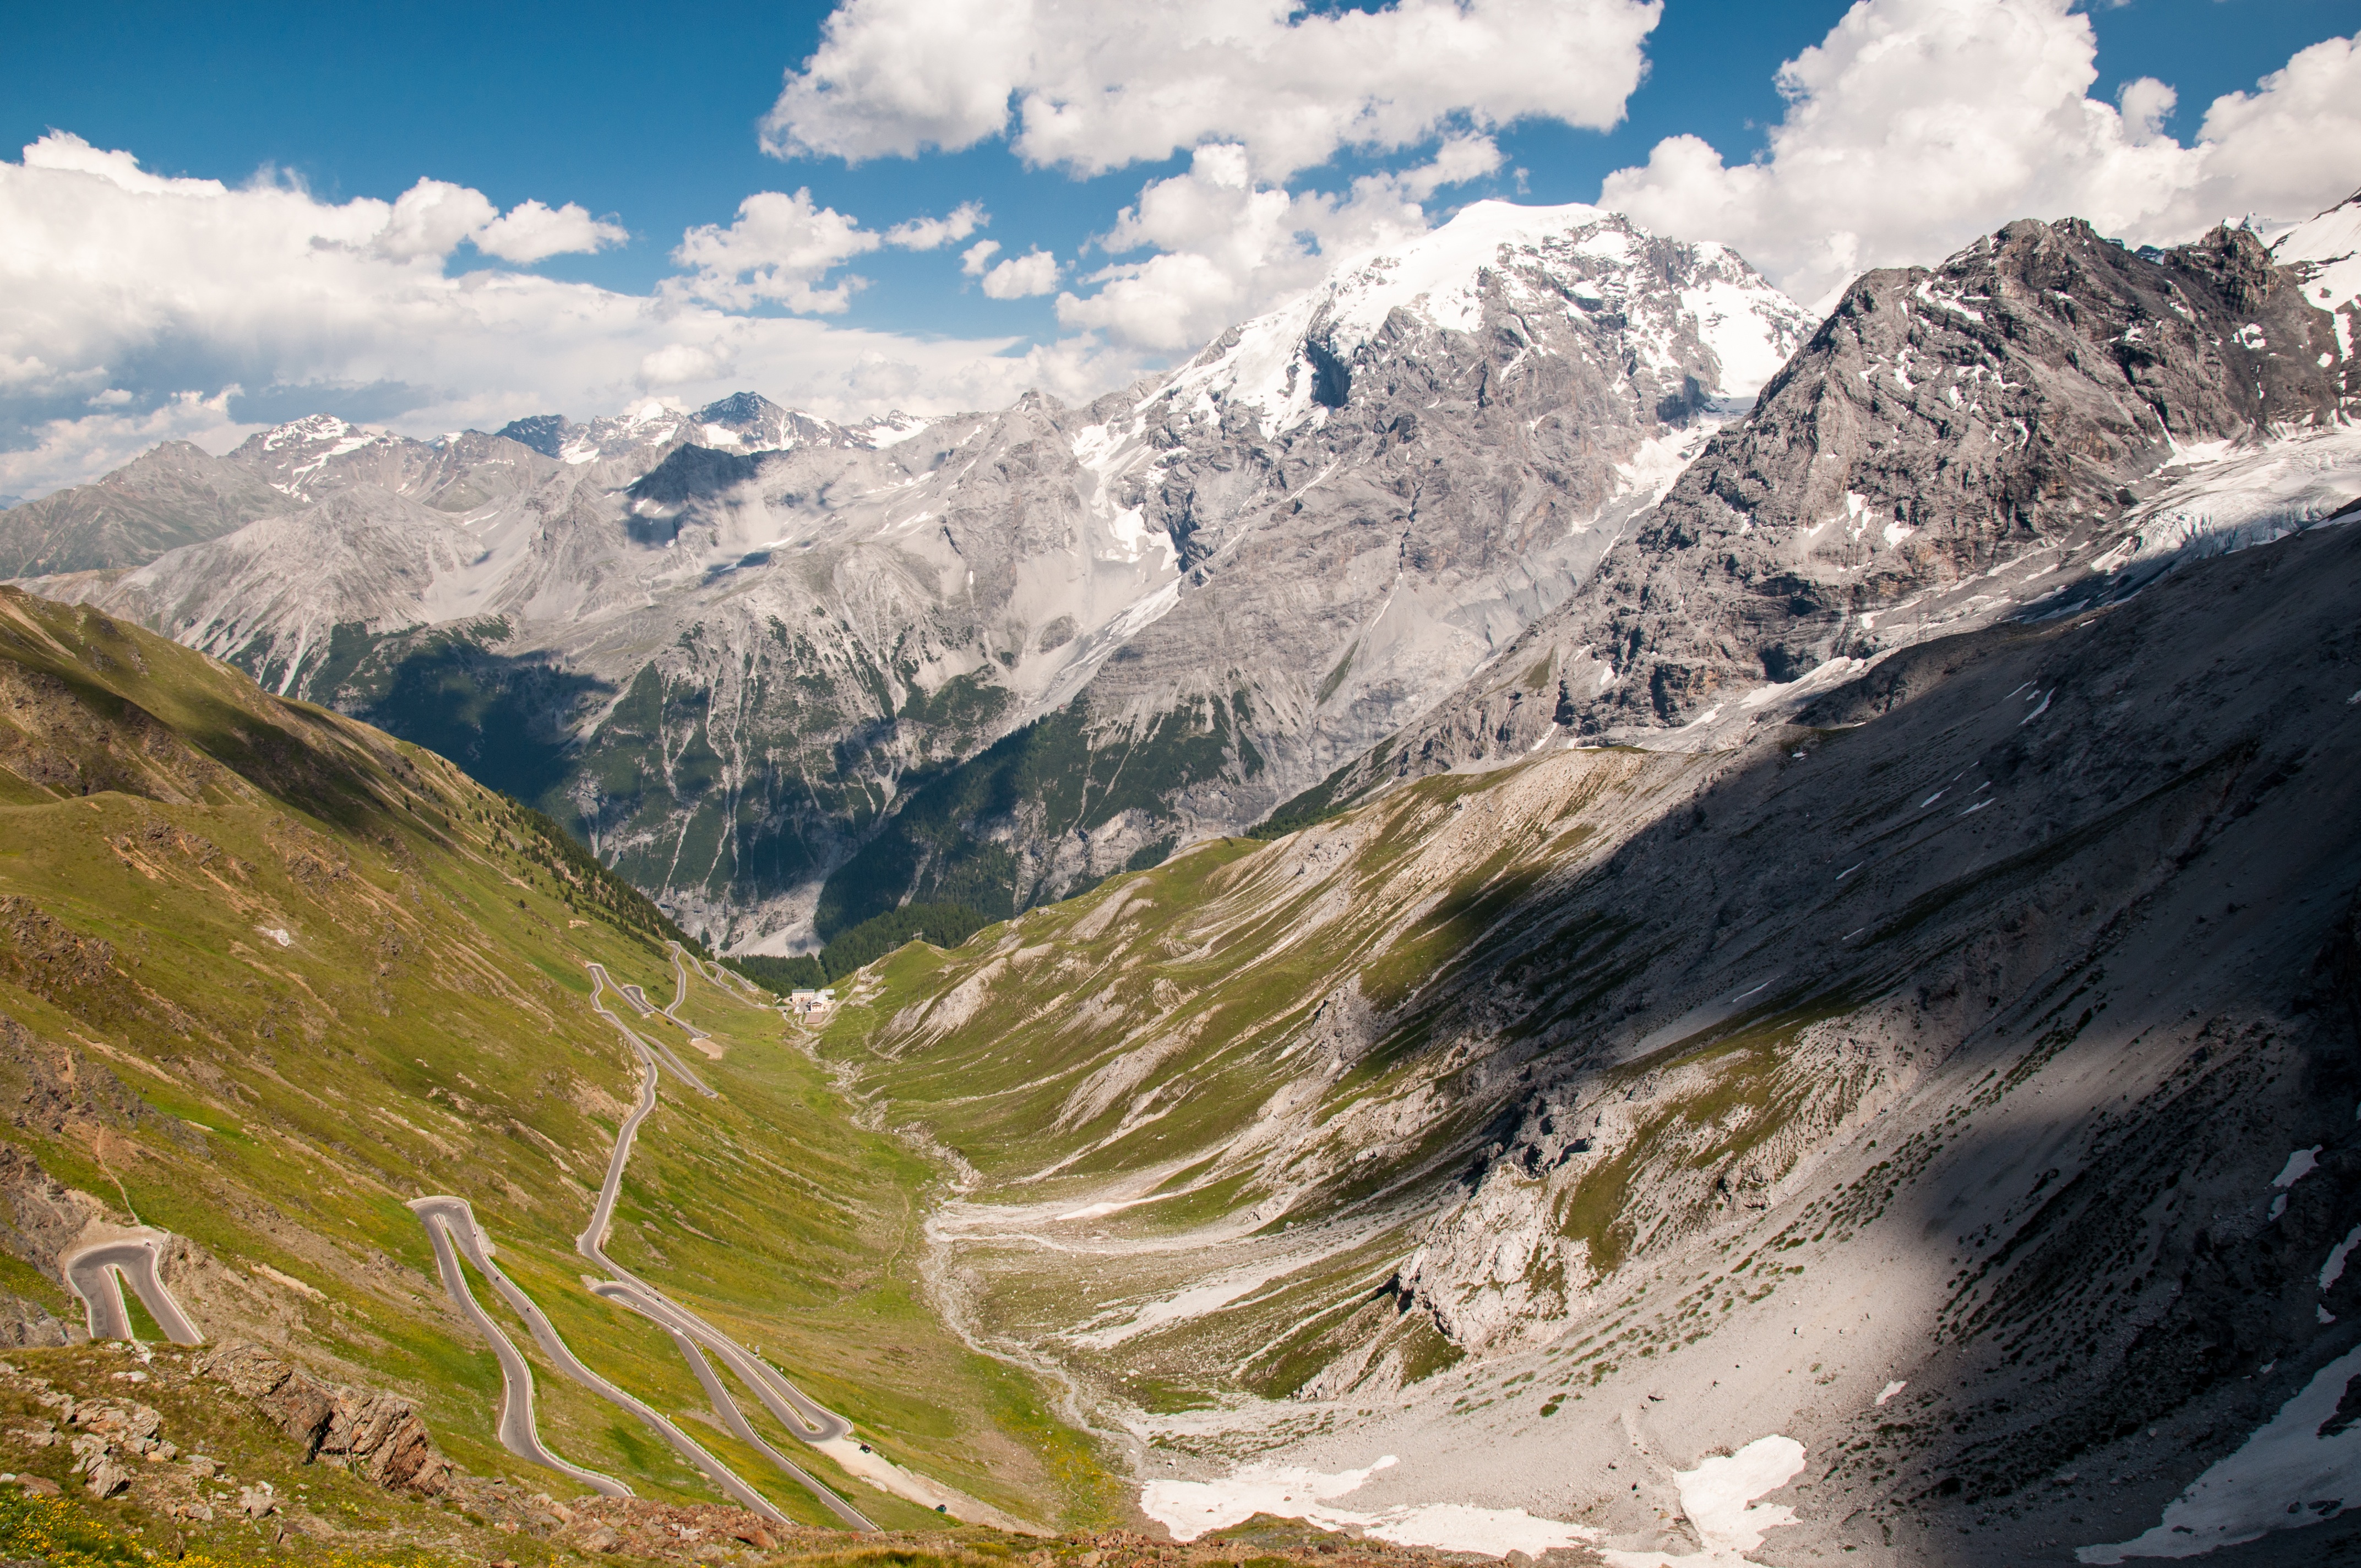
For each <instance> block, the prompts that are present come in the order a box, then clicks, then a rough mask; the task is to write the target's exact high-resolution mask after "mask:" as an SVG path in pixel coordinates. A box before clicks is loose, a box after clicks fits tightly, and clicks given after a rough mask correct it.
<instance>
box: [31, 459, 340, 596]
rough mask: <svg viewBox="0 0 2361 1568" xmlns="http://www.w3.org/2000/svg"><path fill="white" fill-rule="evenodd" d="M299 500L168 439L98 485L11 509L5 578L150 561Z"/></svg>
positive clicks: (229, 464) (224, 461)
mask: <svg viewBox="0 0 2361 1568" xmlns="http://www.w3.org/2000/svg"><path fill="white" fill-rule="evenodd" d="M294 505H295V502H294V501H293V500H292V499H291V498H289V497H288V496H286V495H285V494H283V493H281V492H280V491H278V490H274V489H272V488H270V486H269V482H268V481H266V480H264V479H263V478H261V477H259V476H258V475H256V474H254V473H252V472H250V471H249V470H248V469H247V468H246V467H245V466H244V465H242V464H239V463H236V462H234V461H232V460H231V459H228V458H225V457H215V456H214V455H211V454H210V453H207V452H205V451H203V450H202V449H200V448H198V447H196V446H193V445H191V444H189V443H188V442H185V441H168V442H166V443H164V444H162V445H161V446H159V447H156V448H155V449H154V450H152V451H150V452H148V453H145V454H143V455H140V456H138V457H136V458H134V459H132V460H131V461H130V462H129V463H126V464H125V465H124V466H122V467H120V468H118V469H116V470H115V472H114V473H112V474H109V475H107V476H106V477H104V478H103V479H101V480H99V481H97V482H96V483H95V484H89V485H77V486H75V487H74V488H71V489H67V490H60V491H59V492H58V493H57V494H55V495H50V496H44V497H42V498H41V499H39V500H37V501H25V502H22V503H20V504H18V505H16V506H14V507H11V508H9V509H8V518H7V523H6V526H5V528H0V576H6V577H31V576H52V575H55V574H59V573H65V572H97V571H105V570H108V569H110V568H114V569H120V568H123V567H127V566H144V565H147V564H148V562H150V561H152V560H154V559H155V558H156V557H157V556H159V555H161V554H164V553H165V552H166V551H168V550H174V549H178V548H179V547H180V546H181V545H184V544H193V543H201V542H202V541H204V540H207V539H214V538H217V537H219V536H220V535H222V534H225V533H227V532H231V531H232V530H234V529H237V528H241V527H243V526H245V525H246V524H247V523H248V522H251V521H254V520H255V519H256V518H258V517H266V516H269V514H271V513H273V512H277V511H283V510H290V509H291V508H292V507H293V506H294Z"/></svg>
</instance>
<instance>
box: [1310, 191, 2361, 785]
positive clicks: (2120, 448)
mask: <svg viewBox="0 0 2361 1568" xmlns="http://www.w3.org/2000/svg"><path fill="white" fill-rule="evenodd" d="M2306 276H2307V273H2306V270H2305V269H2302V268H2301V267H2291V266H2278V265H2275V264H2274V263H2273V261H2272V259H2271V258H2270V256H2269V254H2268V253H2267V252H2266V251H2265V250H2264V248H2263V247H2262V246H2261V245H2260V243H2259V242H2258V241H2257V239H2256V238H2255V237H2254V236H2253V235H2251V234H2249V233H2247V232H2246V231H2244V230H2232V229H2222V230H2217V231H2215V233H2213V235H2211V236H2207V237H2206V238H2204V239H2202V240H2201V241H2199V242H2197V243H2195V244H2192V245H2189V246H2184V247H2180V248H2179V249H2177V250H2172V251H2167V252H2153V253H2144V254H2136V253H2134V252H2132V251H2129V250H2126V249H2125V248H2124V247H2122V246H2120V245H2118V244H2115V243H2114V242H2111V241H2108V240H2106V239H2103V238H2102V237H2101V236H2098V235H2097V234H2096V233H2094V232H2093V231H2092V229H2091V227H2090V226H2089V225H2087V224H2083V223H2081V222H2079V221H2069V222H2063V223H2059V224H2055V225H2044V224H2037V223H2031V222H2023V223H2016V224H2012V225H2008V226H2007V227H2006V228H2004V229H2002V230H2001V231H1999V232H1998V233H1997V234H1994V235H1992V236H1987V237H1985V238H1984V239H1982V240H1979V241H1978V242H1977V243H1976V244H1975V245H1974V246H1971V247H1969V248H1968V249H1967V250H1965V251H1962V252H1961V253H1960V255H1958V256H1956V257H1954V258H1951V259H1950V260H1949V261H1948V262H1946V263H1944V264H1943V265H1942V266H1941V267H1939V268H1936V269H1890V270H1883V271H1877V272H1872V273H1869V274H1867V275H1865V276H1864V277H1862V278H1861V279H1860V280H1858V281H1857V282H1855V283H1854V284H1853V286H1852V287H1851V288H1850V289H1849V290H1848V291H1846V293H1845V296H1844V298H1843V301H1842V302H1841V303H1839V306H1838V307H1837V309H1836V312H1835V313H1833V314H1832V315H1831V316H1830V317H1829V319H1828V322H1827V323H1825V324H1823V325H1822V327H1821V328H1820V330H1819V331H1818V333H1817V334H1815V335H1814V336H1813V338H1812V340H1811V342H1810V343H1809V344H1808V345H1806V347H1805V349H1804V350H1803V351H1802V352H1801V353H1800V354H1798V355H1797V356H1796V357H1795V361H1794V362H1793V363H1792V364H1790V365H1789V366H1788V367H1786V369H1785V370H1784V371H1783V372H1782V373H1781V375H1780V376H1779V377H1778V378H1776V379H1775V380H1774V381H1773V383H1772V384H1771V385H1770V386H1769V387H1767V388H1766V389H1764V392H1763V398H1762V400H1761V402H1760V404H1759V405H1758V406H1757V407H1756V409H1755V410H1754V411H1753V412H1752V414H1751V415H1750V416H1749V417H1748V418H1747V419H1746V420H1745V422H1743V423H1742V424H1740V425H1738V426H1736V427H1734V428H1732V429H1730V430H1728V431H1725V432H1723V433H1720V434H1719V435H1718V436H1716V437H1715V438H1714V439H1713V440H1712V441H1711V442H1709V443H1708V444H1707V446H1706V448H1705V450H1704V452H1703V453H1702V454H1701V455H1700V456H1699V457H1698V459H1697V463H1696V464H1695V465H1694V466H1692V467H1691V468H1690V469H1689V470H1688V471H1687V472H1686V473H1685V474H1684V475H1682V477H1680V479H1679V481H1678V482H1677V483H1676V484H1675V485H1674V486H1673V487H1672V488H1671V490H1670V491H1669V493H1668V494H1667V495H1666V496H1665V498H1664V501H1663V504H1662V505H1660V506H1659V507H1658V508H1657V509H1656V510H1654V511H1653V513H1651V514H1650V515H1649V516H1648V517H1647V518H1645V519H1643V520H1642V521H1641V522H1640V523H1639V524H1638V525H1637V526H1636V527H1635V529H1634V531H1633V532H1631V535H1630V537H1629V538H1627V539H1626V540H1624V541H1623V542H1621V543H1619V544H1618V546H1617V547H1616V548H1615V550H1613V551H1612V552H1611V553H1609V555H1608V556H1607V558H1606V559H1605V560H1604V561H1603V562H1602V563H1601V564H1600V566H1599V569H1598V573H1597V575H1596V576H1595V577H1594V578H1593V579H1592V580H1591V581H1589V582H1588V583H1587V584H1585V585H1584V587H1583V588H1582V590H1581V592H1580V593H1578V594H1576V595H1575V596H1573V597H1572V598H1569V599H1568V600H1567V601H1566V602H1565V604H1564V605H1562V606H1560V607H1559V608H1558V609H1555V610H1554V612H1553V613H1551V614H1549V615H1547V616H1545V617H1543V618H1541V619H1540V620H1537V621H1536V622H1535V624H1534V625H1533V627H1532V629H1531V630H1529V631H1527V632H1526V633H1525V634H1524V636H1523V637H1521V639H1519V640H1518V641H1516V642H1515V644H1514V645H1513V646H1512V647H1510V649H1509V651H1508V652H1506V653H1505V654H1504V655H1503V656H1502V657H1501V658H1500V659H1499V661H1497V662H1496V664H1495V666H1494V667H1493V668H1491V669H1489V670H1487V671H1486V672H1485V673H1484V674H1482V675H1480V676H1478V677H1477V680H1475V681H1473V682H1471V683H1470V684H1469V685H1468V686H1467V687H1466V688H1465V689H1464V690H1462V691H1461V692H1459V693H1456V694H1455V695H1454V696H1452V697H1451V698H1450V699H1448V700H1447V701H1445V702H1443V703H1440V704H1438V705H1436V707H1434V709H1433V710H1432V711H1431V712H1430V713H1428V714H1427V715H1425V716H1423V717H1422V718H1421V719H1420V720H1419V721H1418V722H1417V723H1416V724H1415V725H1412V726H1411V727H1410V728H1409V729H1407V730H1406V732H1405V733H1404V734H1403V736H1401V737H1400V739H1399V740H1397V741H1395V742H1394V743H1393V744H1392V745H1391V746H1390V747H1389V748H1388V749H1387V750H1386V751H1385V754H1384V755H1382V756H1379V757H1371V758H1365V759H1362V760H1360V761H1358V762H1356V763H1355V764H1353V765H1352V766H1351V767H1349V768H1348V769H1347V770H1346V772H1345V776H1344V777H1343V778H1341V779H1339V780H1338V781H1337V782H1336V784H1335V785H1334V788H1333V790H1332V792H1331V793H1332V795H1334V796H1335V797H1337V798H1343V797H1345V796H1348V795H1351V794H1353V793H1355V792H1356V791H1358V790H1361V789H1364V788H1366V787H1367V786H1368V785H1369V784H1373V783H1375V782H1378V781H1379V780H1382V779H1383V778H1385V777H1389V776H1407V775H1410V774H1415V773H1423V772H1428V771H1432V770H1433V769H1434V768H1437V767H1444V766H1452V765H1457V764H1461V763H1466V762H1474V761H1479V760H1483V759H1487V758H1503V757H1508V756H1513V755H1520V754H1522V752H1524V751H1527V750H1530V749H1531V748H1532V747H1533V746H1535V745H1539V744H1544V743H1547V741H1548V740H1549V739H1550V738H1551V737H1552V736H1553V735H1557V736H1565V737H1572V738H1577V739H1581V738H1600V739H1609V740H1638V741H1640V742H1642V743H1646V744H1657V743H1661V742H1662V740H1664V737H1665V733H1666V731H1668V730H1674V729H1681V728H1682V727H1686V726H1691V725H1695V724H1697V723H1699V722H1700V721H1703V722H1705V723H1706V724H1707V725H1708V727H1710V726H1711V724H1712V722H1713V721H1714V720H1715V719H1717V718H1720V719H1724V720H1727V719H1728V718H1731V717H1734V716H1735V715H1736V714H1737V712H1738V708H1739V705H1741V703H1752V704H1756V705H1758V706H1757V707H1756V711H1757V712H1759V713H1761V714H1762V715H1763V717H1765V718H1767V717H1770V716H1772V715H1773V714H1774V713H1775V712H1776V711H1777V708H1778V706H1779V705H1778V704H1777V702H1776V701H1775V696H1776V694H1775V692H1773V690H1772V688H1776V687H1780V686H1784V685H1789V684H1791V683H1799V682H1810V681H1812V680H1813V678H1814V677H1815V675H1816V674H1818V675H1820V676H1821V677H1822V678H1827V677H1829V676H1840V675H1842V674H1845V673H1847V672H1848V670H1849V669H1850V667H1851V665H1850V664H1849V663H1847V662H1848V661H1850V662H1853V663H1858V662H1859V661H1863V660H1869V659H1874V658H1877V657H1879V656H1882V655H1883V654H1884V653H1886V652H1891V651H1892V650H1893V649H1894V648H1897V647H1901V646H1905V645H1907V644H1908V643H1910V642H1912V641H1916V639H1918V638H1920V637H1923V636H1926V635H1928V634H1931V633H1932V632H1935V631H1938V630H1947V629H1956V628H1957V627H1958V626H1960V625H1962V624H1970V623H1973V622H1975V621H1977V620H1983V619H1989V618H1990V617H1991V616H1992V615H1993V614H1997V613H2003V612H2007V611H2012V610H2015V609H2020V608H2022V607H2023V606H2024V605H2026V604H2028V603H2030V602H2033V601H2035V600H2037V599H2038V598H2042V597H2043V596H2044V595H2047V594H2050V593H2052V592H2054V591H2055V590H2056V589H2057V588H2058V587H2059V586H2060V585H2062V584H2065V583H2069V582H2070V581H2073V580H2074V579H2075V578H2076V577H2077V576H2078V575H2080V574H2081V573H2084V572H2087V571H2091V570H2094V569H2095V570H2099V571H2104V570H2107V569H2108V568H2110V567H2111V566H2116V565H2122V564H2123V563H2124V562H2125V560H2126V559H2127V558H2128V557H2127V555H2125V554H2122V553H2119V552H2116V551H2115V550H2114V548H2113V547H2114V546H2116V545H2119V544H2124V543H2125V542H2126V541H2129V540H2132V539H2134V538H2135V536H2136V535H2137V533H2138V532H2139V529H2140V527H2141V525H2142V524H2143V523H2144V522H2145V521H2147V514H2146V513H2145V512H2144V510H2143V503H2144V502H2147V500H2148V499H2150V498H2153V497H2155V496H2157V495H2158V492H2159V490H2161V489H2162V488H2165V487H2166V486H2167V485H2168V483H2169V481H2171V480H2172V479H2174V478H2175V477H2179V476H2180V475H2181V474H2183V473H2185V472H2187V471H2189V469H2190V468H2191V466H2192V465H2193V464H2195V463H2196V462H2198V461H2200V460H2202V459H2207V458H2220V457H2224V456H2225V455H2231V452H2232V449H2233V448H2234V447H2235V446H2238V445H2240V444H2245V445H2246V446H2249V447H2251V446H2254V445H2256V444H2267V443H2268V442H2269V441H2271V440H2273V439H2274V438H2282V437H2289V436H2301V435H2304V434H2306V433H2315V432H2316V433H2330V434H2333V433H2334V431H2335V430H2336V429H2337V428H2338V427H2339V426H2340V424H2341V423H2342V422H2343V420H2344V419H2345V418H2347V417H2349V411H2352V410H2355V409H2356V408H2361V361H2356V360H2355V359H2354V358H2353V357H2352V355H2351V352H2350V348H2349V339H2350V312H2349V309H2348V310H2347V317H2346V323H2345V325H2344V326H2342V327H2340V325H2339V322H2338V318H2337V316H2336V315H2335V314H2334V313H2333V312H2332V311H2331V310H2329V309H2323V308H2322V302H2317V301H2313V300H2311V299H2308V298H2307V297H2306V296H2305V293H2304V291H2303V288H2302V282H2303V280H2304V278H2305V277H2306ZM2134 548H2135V551H2136V547H2134ZM1809 689H1810V687H1809V686H1808V685H1801V686H1798V693H1799V695H1800V694H1802V693H1804V692H1807V691H1808V690H1809ZM1766 698H1769V699H1773V700H1770V701H1767V702H1766Z"/></svg>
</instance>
